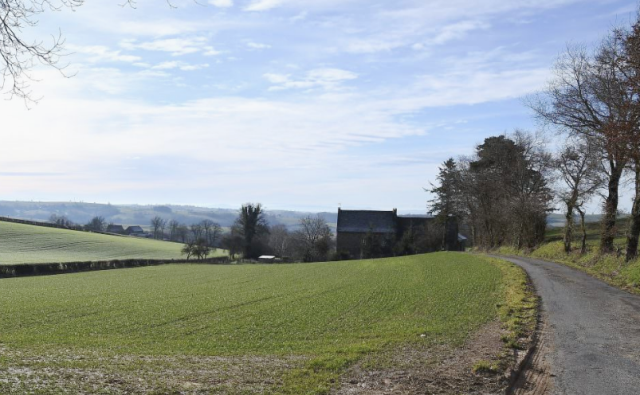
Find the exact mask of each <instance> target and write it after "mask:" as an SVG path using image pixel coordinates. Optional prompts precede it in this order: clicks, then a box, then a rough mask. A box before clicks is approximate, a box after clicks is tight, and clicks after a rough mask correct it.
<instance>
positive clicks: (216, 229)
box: [200, 219, 222, 247]
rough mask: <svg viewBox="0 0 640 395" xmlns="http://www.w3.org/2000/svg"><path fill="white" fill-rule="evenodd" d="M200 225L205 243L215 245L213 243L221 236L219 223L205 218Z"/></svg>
mask: <svg viewBox="0 0 640 395" xmlns="http://www.w3.org/2000/svg"><path fill="white" fill-rule="evenodd" d="M200 226H201V227H202V230H203V233H204V239H205V241H206V242H207V245H209V246H210V247H213V246H215V244H216V243H217V242H218V240H219V239H220V237H221V236H222V226H220V224H219V223H217V222H213V221H211V220H209V219H205V220H203V221H202V222H200Z"/></svg>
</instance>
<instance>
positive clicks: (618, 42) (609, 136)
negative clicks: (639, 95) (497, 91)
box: [529, 34, 640, 253]
mask: <svg viewBox="0 0 640 395" xmlns="http://www.w3.org/2000/svg"><path fill="white" fill-rule="evenodd" d="M624 43H625V42H624V39H622V38H621V37H619V36H618V35H616V34H610V35H609V36H608V37H606V38H605V39H604V40H603V41H602V43H601V45H600V46H599V47H598V48H597V49H596V50H595V51H594V52H592V53H590V52H589V51H587V50H586V49H585V48H583V47H570V48H568V49H567V51H566V52H565V53H564V54H563V55H562V56H561V57H560V58H559V59H558V61H557V62H556V66H555V70H554V72H555V75H554V77H553V79H552V80H551V81H550V83H549V86H548V87H547V88H546V90H545V91H544V92H543V93H542V94H540V95H537V96H536V97H535V98H532V100H531V101H530V102H529V105H530V107H531V108H532V109H533V110H534V112H535V113H536V115H537V116H538V118H539V119H540V120H542V121H544V122H546V123H549V124H553V125H556V126H557V127H559V128H561V129H563V130H565V131H567V132H569V133H570V134H576V135H580V136H584V137H587V138H589V139H590V140H591V141H595V142H596V143H597V146H599V147H601V148H602V156H603V161H604V163H605V164H606V170H607V173H608V174H607V176H608V177H607V196H606V199H605V204H604V217H603V222H602V235H601V239H600V251H601V252H602V253H610V252H613V250H614V245H613V240H614V238H615V236H616V219H617V211H618V202H619V186H620V180H621V178H622V175H623V172H624V170H625V167H626V166H627V164H628V161H629V157H630V155H629V149H628V141H629V136H630V135H632V134H633V131H634V130H636V129H637V128H638V125H639V120H640V117H639V116H638V115H639V114H638V112H637V111H635V108H634V101H635V97H634V94H633V92H632V91H631V90H630V89H629V81H628V77H627V75H626V73H625V72H624V70H623V68H621V67H620V66H621V64H623V59H624Z"/></svg>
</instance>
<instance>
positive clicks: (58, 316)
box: [0, 253, 522, 394]
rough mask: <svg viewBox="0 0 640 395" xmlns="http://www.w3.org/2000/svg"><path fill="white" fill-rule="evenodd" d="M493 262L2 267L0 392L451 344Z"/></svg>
mask: <svg viewBox="0 0 640 395" xmlns="http://www.w3.org/2000/svg"><path fill="white" fill-rule="evenodd" d="M503 273H504V270H503V269H501V268H500V267H499V265H497V264H496V263H495V262H494V261H491V260H490V259H488V258H484V257H481V256H472V255H466V254H459V253H438V254H430V255H420V256H412V257H403V258H390V259H379V260H369V261H346V262H330V263H317V264H297V265H295V264H292V265H190V264H174V265H165V266H156V267H145V268H136V269H123V270H113V271H106V272H89V273H78V274H68V275H59V276H46V277H30V278H12V279H3V280H0V311H1V312H2V319H1V320H0V393H22V392H24V391H34V392H38V391H39V392H44V393H49V392H57V391H61V390H63V389H64V390H65V391H70V392H97V391H98V390H100V391H102V392H105V393H121V392H127V393H131V392H154V391H155V392H156V393H169V392H170V393H174V392H175V393H182V392H186V393H201V392H202V393H212V392H214V393H215V392H221V393H295V394H303V393H325V392H327V391H329V389H330V388H335V387H336V386H337V383H338V380H339V378H340V377H341V375H343V374H344V373H345V371H346V370H347V369H348V368H349V367H351V366H353V365H354V364H356V363H359V361H363V360H364V358H368V360H371V358H370V357H371V356H372V355H374V356H375V355H386V354H384V352H387V351H388V350H390V349H396V348H398V347H407V346H409V347H412V348H415V349H422V350H424V349H429V348H430V347H442V346H447V347H458V346H460V345H461V344H462V343H463V342H464V341H465V340H466V339H467V338H468V337H469V336H470V334H472V333H474V331H476V330H478V329H479V328H481V327H482V326H483V325H485V324H487V323H488V322H491V321H494V320H495V319H496V317H497V316H498V306H500V305H503V304H504V301H505V298H506V296H505V295H506V294H505V291H504V283H505V280H504V277H503V276H504V275H503ZM517 281H519V282H521V281H522V280H517ZM374 359H375V358H374ZM377 363H383V362H380V360H379V361H378V362H377Z"/></svg>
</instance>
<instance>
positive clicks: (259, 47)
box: [247, 41, 271, 49]
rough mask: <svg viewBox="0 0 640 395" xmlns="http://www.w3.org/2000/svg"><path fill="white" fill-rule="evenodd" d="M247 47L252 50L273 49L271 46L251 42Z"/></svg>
mask: <svg viewBox="0 0 640 395" xmlns="http://www.w3.org/2000/svg"><path fill="white" fill-rule="evenodd" d="M247 47H249V48H251V49H268V48H271V45H269V44H262V43H257V42H253V41H250V42H248V43H247Z"/></svg>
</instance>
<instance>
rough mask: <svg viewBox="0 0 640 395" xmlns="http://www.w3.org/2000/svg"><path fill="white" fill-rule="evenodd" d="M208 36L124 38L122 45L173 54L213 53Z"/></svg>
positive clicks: (132, 48) (129, 48)
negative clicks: (138, 39)
mask: <svg viewBox="0 0 640 395" xmlns="http://www.w3.org/2000/svg"><path fill="white" fill-rule="evenodd" d="M207 43H208V40H207V38H206V37H193V38H165V39H158V40H153V41H144V42H137V40H135V39H127V40H122V41H121V42H120V46H121V47H122V48H125V49H128V50H136V49H143V50H145V51H161V52H169V53H171V55H172V56H182V55H187V54H192V53H196V52H205V54H209V53H212V52H213V51H214V49H213V47H211V46H209V45H207Z"/></svg>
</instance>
